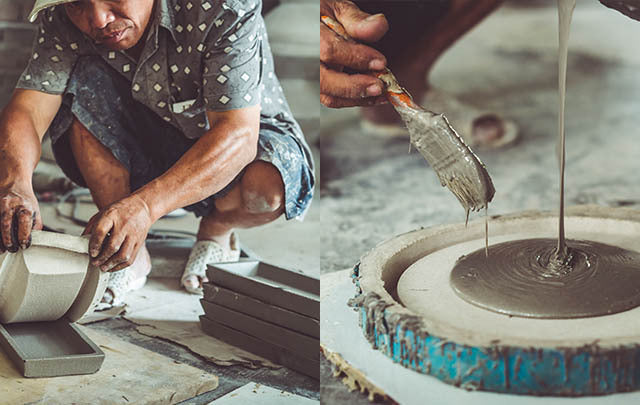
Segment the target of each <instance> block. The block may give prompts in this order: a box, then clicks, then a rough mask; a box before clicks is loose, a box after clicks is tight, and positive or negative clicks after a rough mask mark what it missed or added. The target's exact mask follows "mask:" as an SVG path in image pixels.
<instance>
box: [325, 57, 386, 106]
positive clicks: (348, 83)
mask: <svg viewBox="0 0 640 405" xmlns="http://www.w3.org/2000/svg"><path fill="white" fill-rule="evenodd" d="M383 90H384V85H383V83H382V82H381V81H380V80H379V79H377V78H375V77H373V76H368V75H362V74H354V75H350V74H347V73H342V72H336V71H335V70H331V69H328V68H326V67H324V66H322V65H321V66H320V94H321V95H326V96H331V97H340V98H345V99H354V100H360V99H365V98H369V97H378V96H381V95H382V92H383ZM366 104H367V103H364V102H362V100H360V102H358V103H357V104H356V105H366ZM325 105H326V104H325Z"/></svg>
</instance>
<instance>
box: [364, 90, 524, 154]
mask: <svg viewBox="0 0 640 405" xmlns="http://www.w3.org/2000/svg"><path fill="white" fill-rule="evenodd" d="M416 100H417V101H418V102H419V104H420V105H422V106H424V107H425V108H426V109H428V110H430V111H433V112H436V113H444V115H445V116H446V117H447V119H448V120H449V123H450V124H451V126H452V127H453V129H455V130H456V132H457V133H458V134H459V135H460V136H461V137H462V139H464V141H465V143H466V144H467V145H469V146H470V147H472V148H477V149H497V148H500V147H503V146H506V145H509V144H511V143H513V142H514V141H515V140H516V139H517V138H518V127H517V126H516V125H515V123H514V122H513V121H511V120H506V119H504V118H502V117H501V116H499V115H497V114H495V113H491V112H487V111H482V110H479V109H478V108H476V107H473V106H471V105H469V104H464V103H462V102H461V101H459V100H457V99H456V98H455V97H453V96H451V95H449V94H447V93H445V92H443V91H441V90H438V89H435V88H431V89H429V90H427V92H426V93H425V95H424V96H422V97H419V96H418V95H416ZM362 118H363V120H362V129H363V130H364V131H365V132H366V133H368V134H373V135H379V136H388V137H392V136H406V135H407V130H406V128H405V127H404V124H403V122H402V120H401V119H400V116H399V115H398V114H397V113H396V112H395V111H394V110H393V107H392V106H390V105H382V106H376V107H365V108H363V109H362Z"/></svg>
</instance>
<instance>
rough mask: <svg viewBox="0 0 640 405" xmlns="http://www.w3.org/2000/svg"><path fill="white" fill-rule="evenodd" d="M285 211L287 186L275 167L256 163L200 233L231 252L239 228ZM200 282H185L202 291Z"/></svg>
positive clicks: (219, 203)
mask: <svg viewBox="0 0 640 405" xmlns="http://www.w3.org/2000/svg"><path fill="white" fill-rule="evenodd" d="M284 209H285V197H284V183H283V182H282V177H281V176H280V172H279V171H278V169H277V168H276V167H275V166H273V165H272V164H271V163H268V162H264V161H260V160H256V161H254V162H253V163H251V164H249V165H248V166H247V167H246V168H245V170H244V174H243V175H242V178H241V179H240V181H239V182H238V183H237V184H236V185H235V186H234V187H233V188H232V189H231V190H229V192H228V193H227V194H226V195H224V196H223V197H221V198H218V199H216V200H215V209H214V210H213V211H212V212H211V214H209V215H207V216H206V217H203V218H202V220H201V221H200V229H199V230H198V240H199V241H213V242H216V243H217V244H219V245H220V246H221V247H222V248H223V249H225V250H231V248H232V246H231V244H232V240H231V234H232V232H233V230H234V229H235V228H251V227H255V226H259V225H264V224H267V223H269V222H272V221H274V220H275V219H277V218H278V217H279V216H280V215H282V213H283V212H284ZM201 281H206V279H202V280H200V278H199V277H198V276H197V275H195V274H191V275H188V276H186V277H185V278H184V279H183V283H184V285H185V287H186V288H187V289H191V290H192V289H196V288H198V287H201Z"/></svg>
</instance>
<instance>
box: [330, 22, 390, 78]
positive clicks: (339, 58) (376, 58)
mask: <svg viewBox="0 0 640 405" xmlns="http://www.w3.org/2000/svg"><path fill="white" fill-rule="evenodd" d="M320 31H321V41H320V61H321V62H322V63H324V64H328V65H337V66H344V67H348V68H350V69H353V70H356V71H360V72H367V71H372V70H373V71H375V70H382V69H384V68H385V66H386V64H387V60H386V58H385V57H384V55H382V54H381V53H380V52H378V51H376V50H375V49H373V48H371V47H370V46H366V45H363V44H358V43H354V42H349V41H347V40H345V39H343V38H341V37H340V36H338V35H337V34H336V33H334V32H333V31H331V30H330V29H329V28H327V27H326V26H325V25H324V24H320Z"/></svg>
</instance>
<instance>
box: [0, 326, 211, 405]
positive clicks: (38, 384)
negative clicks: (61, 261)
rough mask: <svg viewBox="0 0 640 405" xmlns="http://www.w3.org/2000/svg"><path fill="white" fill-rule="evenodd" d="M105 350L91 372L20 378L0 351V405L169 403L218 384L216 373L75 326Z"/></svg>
mask: <svg viewBox="0 0 640 405" xmlns="http://www.w3.org/2000/svg"><path fill="white" fill-rule="evenodd" d="M81 328H82V331H83V332H84V333H86V334H87V335H88V336H89V337H90V338H91V340H93V341H94V342H95V343H96V344H97V345H98V346H99V347H100V348H101V349H102V350H103V351H104V353H105V354H106V358H105V361H104V364H103V365H102V368H101V369H100V371H98V372H97V373H96V374H92V375H81V376H70V377H56V378H24V377H23V376H22V375H21V374H20V372H19V371H18V369H16V368H15V366H14V365H13V363H11V361H10V360H9V359H8V358H7V356H6V355H5V353H4V352H2V351H0V405H18V404H26V403H28V404H47V405H53V404H70V403H76V404H92V405H98V404H175V403H178V402H181V401H184V400H186V399H189V398H193V397H195V396H197V395H200V394H202V393H205V392H208V391H212V390H214V389H216V388H217V386H218V377H216V376H215V375H212V374H209V373H207V372H205V371H203V370H200V369H197V368H195V367H192V366H189V365H186V364H182V363H179V362H176V361H174V360H173V359H170V358H168V357H166V356H163V355H160V354H157V353H154V352H151V351H149V350H146V349H143V348H141V347H139V346H136V345H133V344H131V343H126V342H124V341H122V340H121V339H120V338H118V337H115V336H108V335H103V334H100V333H97V332H95V331H93V330H91V329H88V328H84V327H81Z"/></svg>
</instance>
